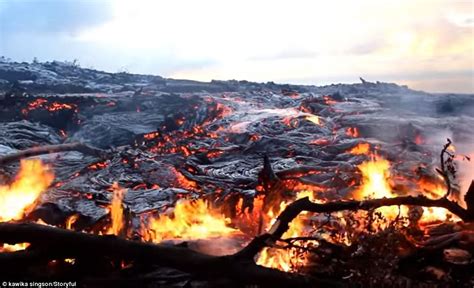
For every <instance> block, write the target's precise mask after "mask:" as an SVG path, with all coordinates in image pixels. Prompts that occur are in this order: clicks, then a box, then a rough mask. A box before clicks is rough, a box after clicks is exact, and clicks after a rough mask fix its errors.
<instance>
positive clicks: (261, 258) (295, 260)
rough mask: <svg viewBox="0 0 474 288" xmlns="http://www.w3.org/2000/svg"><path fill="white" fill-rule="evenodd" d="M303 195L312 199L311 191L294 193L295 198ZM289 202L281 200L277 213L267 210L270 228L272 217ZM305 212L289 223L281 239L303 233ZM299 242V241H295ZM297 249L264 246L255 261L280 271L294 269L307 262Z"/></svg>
mask: <svg viewBox="0 0 474 288" xmlns="http://www.w3.org/2000/svg"><path fill="white" fill-rule="evenodd" d="M304 197H309V199H310V200H311V201H315V200H314V196H313V192H312V191H301V192H299V193H298V194H297V195H296V200H297V199H301V198H304ZM288 204H289V203H287V202H285V201H283V202H281V203H280V211H279V212H278V213H273V212H272V211H269V212H268V213H267V216H269V217H270V219H273V220H272V222H270V224H271V226H270V227H269V229H270V230H271V229H272V228H271V227H272V226H273V225H274V224H275V222H276V221H277V220H276V219H274V218H275V217H277V216H278V215H279V214H280V213H281V212H283V210H284V209H285V208H286V206H288ZM306 214H307V213H306V212H302V213H300V214H299V215H298V216H297V217H296V218H295V219H293V221H292V222H291V223H290V225H289V229H288V230H287V231H286V232H285V233H284V234H283V236H282V239H287V238H294V237H299V236H302V234H303V233H304V228H305V226H306V225H305V215H306ZM295 244H299V243H295ZM298 254H299V251H298V249H296V248H291V249H275V248H272V247H265V248H264V249H263V250H262V251H261V252H260V254H259V255H258V258H257V261H256V263H257V264H258V265H262V266H265V267H268V268H275V269H278V270H281V271H285V272H290V271H293V270H295V268H297V267H302V266H304V265H305V264H306V263H307V261H308V260H307V259H306V258H305V257H304V256H303V257H301V256H299V255H298Z"/></svg>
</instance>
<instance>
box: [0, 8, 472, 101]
mask: <svg viewBox="0 0 474 288" xmlns="http://www.w3.org/2000/svg"><path fill="white" fill-rule="evenodd" d="M0 55H3V56H6V57H8V58H11V59H12V60H15V61H31V60H32V59H33V58H34V57H36V58H37V59H38V60H40V61H52V60H60V61H64V60H68V61H71V60H73V59H77V60H78V61H79V63H80V65H81V66H82V67H86V68H95V69H99V70H105V71H109V72H119V71H121V72H122V71H128V72H131V73H141V74H155V75H161V76H164V77H171V78H180V79H194V80H202V81H210V80H212V79H219V80H229V79H237V80H249V81H257V82H267V81H274V82H277V83H293V84H314V85H326V84H331V83H354V82H358V81H359V80H358V79H359V76H361V77H363V78H365V79H366V80H369V81H377V80H378V81H386V82H396V83H398V84H405V85H408V86H409V87H410V88H413V89H417V90H424V91H429V92H458V93H474V0H399V1H395V0H393V1H391V0H386V1H384V0H367V1H351V0H346V1H343V0H332V1H329V0H326V1H316V0H307V1H306V0H281V1H279V0H273V1H265V0H220V1H219V0H199V1H196V0H168V1H162V0H0Z"/></svg>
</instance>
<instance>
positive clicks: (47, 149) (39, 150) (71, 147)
mask: <svg viewBox="0 0 474 288" xmlns="http://www.w3.org/2000/svg"><path fill="white" fill-rule="evenodd" d="M67 151H77V152H81V153H83V154H88V155H92V156H96V157H100V158H102V157H105V156H106V155H107V153H106V152H105V151H104V150H101V149H98V148H94V147H91V146H89V145H86V144H83V143H67V144H58V145H46V146H41V147H33V148H30V149H26V150H22V151H19V152H16V153H12V154H9V155H5V156H2V157H0V165H6V164H9V163H11V162H15V161H18V160H21V159H24V158H28V157H32V156H38V155H43V154H52V153H58V152H67Z"/></svg>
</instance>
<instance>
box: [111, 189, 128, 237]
mask: <svg viewBox="0 0 474 288" xmlns="http://www.w3.org/2000/svg"><path fill="white" fill-rule="evenodd" d="M112 191H113V197H112V203H111V204H110V216H111V220H112V226H111V227H110V228H109V230H108V231H107V234H114V235H119V234H120V232H121V231H122V229H123V226H124V225H123V207H122V201H123V197H124V196H125V193H126V192H127V191H126V190H125V189H124V188H121V187H120V186H119V185H118V183H117V182H115V183H114V184H112Z"/></svg>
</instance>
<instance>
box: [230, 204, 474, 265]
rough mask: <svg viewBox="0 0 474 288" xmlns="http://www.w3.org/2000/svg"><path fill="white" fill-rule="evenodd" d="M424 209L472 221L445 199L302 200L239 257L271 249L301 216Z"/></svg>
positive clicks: (281, 215) (282, 215)
mask: <svg viewBox="0 0 474 288" xmlns="http://www.w3.org/2000/svg"><path fill="white" fill-rule="evenodd" d="M400 205H408V206H423V207H442V208H445V209H447V210H448V211H450V212H451V213H453V214H455V215H457V216H458V217H459V218H461V219H462V220H463V221H465V222H471V221H473V220H474V217H473V215H472V214H470V213H469V211H468V210H466V209H464V208H462V207H461V206H459V205H458V204H457V203H456V202H454V201H451V200H449V199H447V198H445V197H443V198H440V199H429V198H427V197H424V196H418V197H413V196H404V197H395V198H381V199H372V200H364V201H335V202H329V203H324V204H318V203H314V202H311V201H310V200H309V198H308V197H305V198H301V199H298V200H296V201H295V202H293V203H291V204H290V205H288V206H287V207H286V208H285V210H283V212H282V213H281V214H280V215H279V216H278V218H277V220H276V222H275V223H274V224H273V226H272V227H271V228H270V230H269V231H268V233H267V234H263V235H261V236H258V237H256V238H255V239H253V240H252V241H251V242H250V243H249V244H248V245H247V247H245V248H244V249H242V250H241V251H240V252H239V253H238V255H239V256H240V257H243V258H252V257H254V256H255V255H256V254H257V253H258V252H259V251H260V250H261V249H262V248H263V247H265V246H268V245H271V244H272V243H274V242H275V241H277V240H279V239H280V238H281V237H282V236H283V234H284V233H285V232H286V231H287V230H288V229H289V225H290V223H291V221H293V219H295V218H296V217H297V216H298V215H299V214H300V213H301V212H303V211H307V212H313V213H332V212H338V211H344V210H349V211H356V210H364V211H370V210H374V209H377V208H380V207H383V206H400Z"/></svg>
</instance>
